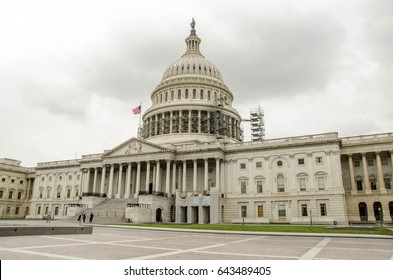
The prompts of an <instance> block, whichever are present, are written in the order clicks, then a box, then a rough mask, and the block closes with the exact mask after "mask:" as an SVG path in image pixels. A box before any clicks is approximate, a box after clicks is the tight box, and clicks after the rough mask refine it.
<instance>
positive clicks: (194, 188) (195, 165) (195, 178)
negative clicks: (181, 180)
mask: <svg viewBox="0 0 393 280" xmlns="http://www.w3.org/2000/svg"><path fill="white" fill-rule="evenodd" d="M192 161H193V162H194V168H193V171H194V174H193V177H192V179H193V180H192V190H193V192H197V191H198V186H197V170H198V165H197V160H196V159H193V160H192Z"/></svg>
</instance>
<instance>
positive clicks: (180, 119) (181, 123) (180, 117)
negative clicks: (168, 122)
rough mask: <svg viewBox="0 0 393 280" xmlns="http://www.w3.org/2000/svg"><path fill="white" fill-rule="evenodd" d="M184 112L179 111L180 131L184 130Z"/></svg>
mask: <svg viewBox="0 0 393 280" xmlns="http://www.w3.org/2000/svg"><path fill="white" fill-rule="evenodd" d="M182 117H183V112H182V111H181V110H180V111H179V133H182V132H183V130H182V129H183V122H182Z"/></svg>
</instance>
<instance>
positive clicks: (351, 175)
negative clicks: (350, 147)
mask: <svg viewBox="0 0 393 280" xmlns="http://www.w3.org/2000/svg"><path fill="white" fill-rule="evenodd" d="M348 164H349V181H350V183H351V193H352V194H356V192H357V188H356V182H355V173H354V171H353V160H352V154H348Z"/></svg>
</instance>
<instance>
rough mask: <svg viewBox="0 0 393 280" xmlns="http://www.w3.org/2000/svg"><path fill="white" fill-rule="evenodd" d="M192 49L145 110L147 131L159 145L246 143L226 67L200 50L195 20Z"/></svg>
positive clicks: (146, 135)
mask: <svg viewBox="0 0 393 280" xmlns="http://www.w3.org/2000/svg"><path fill="white" fill-rule="evenodd" d="M185 42H186V52H185V53H184V54H183V55H182V56H181V58H180V59H178V60H176V61H175V62H173V63H172V64H170V65H169V67H168V68H167V69H166V70H165V72H164V74H163V76H162V79H161V82H160V83H159V84H158V85H157V87H156V88H155V89H154V90H153V92H152V94H151V100H152V103H153V104H152V106H151V107H150V108H148V109H147V110H146V112H145V113H144V115H143V126H142V127H141V136H142V138H144V139H147V140H149V141H150V142H153V143H156V144H174V145H176V144H183V143H195V142H199V143H206V142H214V141H217V138H220V139H224V140H225V141H227V142H235V143H237V142H240V141H241V140H242V131H241V129H240V123H241V117H240V115H239V113H238V112H237V111H236V110H235V109H234V108H232V102H233V94H232V93H231V91H230V90H229V88H228V87H227V86H226V85H225V83H224V80H223V78H222V75H221V72H220V71H219V70H218V68H217V67H216V66H215V65H214V64H213V63H211V62H210V61H209V60H207V59H206V58H205V57H204V56H203V55H202V54H201V52H200V50H199V46H200V43H201V39H200V38H199V37H198V36H197V35H196V30H195V21H194V20H193V21H192V23H191V33H190V35H189V36H188V37H187V38H186V40H185Z"/></svg>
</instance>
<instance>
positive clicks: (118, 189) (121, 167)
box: [116, 163, 123, 198]
mask: <svg viewBox="0 0 393 280" xmlns="http://www.w3.org/2000/svg"><path fill="white" fill-rule="evenodd" d="M122 175H123V164H122V163H120V164H119V182H118V184H117V194H116V198H120V197H121V189H122V187H121V185H122Z"/></svg>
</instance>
